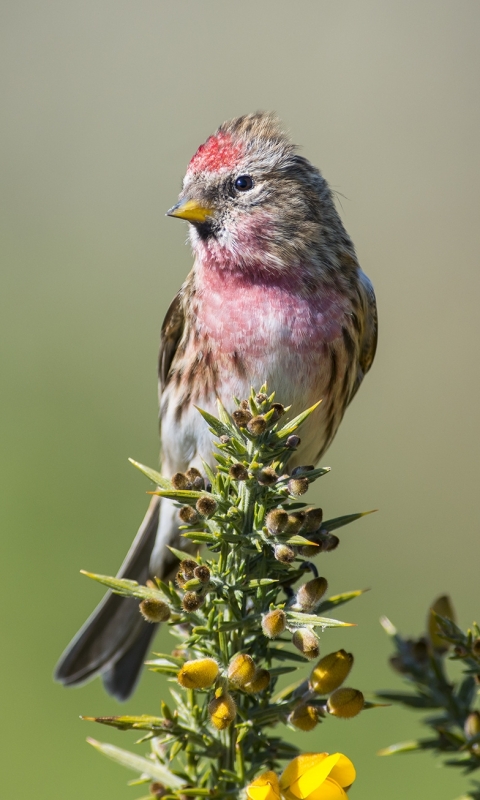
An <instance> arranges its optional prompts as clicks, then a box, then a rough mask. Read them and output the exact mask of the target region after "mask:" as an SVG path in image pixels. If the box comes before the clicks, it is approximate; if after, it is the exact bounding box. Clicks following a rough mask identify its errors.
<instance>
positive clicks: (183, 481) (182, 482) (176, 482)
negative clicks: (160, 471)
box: [171, 472, 190, 490]
mask: <svg viewBox="0 0 480 800" xmlns="http://www.w3.org/2000/svg"><path fill="white" fill-rule="evenodd" d="M171 480H172V486H173V488H174V489H177V490H182V489H190V481H189V480H188V478H187V476H186V475H184V474H183V472H176V473H175V475H172V479H171Z"/></svg>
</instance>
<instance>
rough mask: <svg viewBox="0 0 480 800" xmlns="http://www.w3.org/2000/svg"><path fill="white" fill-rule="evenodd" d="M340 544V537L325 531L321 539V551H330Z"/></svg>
mask: <svg viewBox="0 0 480 800" xmlns="http://www.w3.org/2000/svg"><path fill="white" fill-rule="evenodd" d="M339 544H340V539H339V538H338V536H335V534H334V533H327V534H326V536H325V537H324V538H323V539H322V545H321V546H322V552H323V553H331V551H332V550H335V549H336V548H337V547H338V545H339Z"/></svg>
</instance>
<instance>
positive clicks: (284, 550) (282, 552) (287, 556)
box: [274, 544, 295, 564]
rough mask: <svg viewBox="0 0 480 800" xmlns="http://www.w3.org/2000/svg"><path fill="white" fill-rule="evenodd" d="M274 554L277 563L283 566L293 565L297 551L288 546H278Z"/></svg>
mask: <svg viewBox="0 0 480 800" xmlns="http://www.w3.org/2000/svg"><path fill="white" fill-rule="evenodd" d="M274 553H275V558H276V559H277V561H281V562H282V564H291V563H292V561H294V559H295V550H294V549H293V548H292V547H289V546H288V544H276V545H275V549H274Z"/></svg>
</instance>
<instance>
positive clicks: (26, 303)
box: [0, 0, 480, 800]
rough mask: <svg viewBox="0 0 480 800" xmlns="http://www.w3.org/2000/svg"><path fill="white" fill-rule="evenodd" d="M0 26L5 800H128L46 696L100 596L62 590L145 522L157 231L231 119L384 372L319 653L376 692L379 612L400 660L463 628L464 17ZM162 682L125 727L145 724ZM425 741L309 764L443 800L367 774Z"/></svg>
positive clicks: (65, 21) (406, 731)
mask: <svg viewBox="0 0 480 800" xmlns="http://www.w3.org/2000/svg"><path fill="white" fill-rule="evenodd" d="M1 20H2V22H1V28H0V37H1V44H0V64H1V66H0V73H1V96H2V99H1V108H2V123H1V137H2V142H3V145H2V153H1V164H2V167H1V169H2V178H1V203H2V206H1V215H0V230H1V248H2V268H1V275H0V280H1V284H2V287H1V294H0V325H1V326H2V335H1V339H0V348H1V360H2V365H1V375H2V391H1V402H2V410H1V416H0V425H1V443H2V445H1V453H2V458H1V470H2V478H1V488H2V502H1V508H0V513H1V517H2V537H1V541H2V581H1V584H2V590H4V591H5V597H4V599H3V602H2V606H3V611H4V613H3V629H2V647H1V651H2V661H3V666H2V669H3V673H2V680H1V691H2V700H1V708H2V739H3V744H2V747H1V751H0V752H1V757H2V759H3V760H4V762H5V763H4V767H3V769H2V796H3V797H8V798H10V797H24V796H25V797H27V796H28V797H30V796H31V797H35V798H36V799H37V800H43V798H45V799H46V798H49V800H50V799H51V798H69V800H84V799H85V798H89V800H100V798H101V800H105V798H116V800H123V798H125V800H127V798H131V799H132V800H134V798H135V797H138V796H139V795H141V794H142V791H141V789H140V790H139V789H132V788H127V787H126V785H125V782H126V781H127V780H128V779H129V778H131V777H134V776H133V774H132V775H129V773H128V772H126V771H125V770H122V768H121V767H117V766H116V765H114V764H113V763H111V762H108V761H107V760H105V759H103V758H101V757H100V756H99V755H98V754H97V753H95V752H94V751H93V750H92V749H91V748H89V747H88V746H87V745H86V744H85V743H84V741H85V737H86V736H87V735H94V736H97V737H98V738H99V739H101V740H103V741H114V742H117V743H118V742H120V743H123V745H124V746H127V745H129V744H131V743H132V742H133V737H132V736H131V735H130V734H129V733H127V734H121V733H117V732H116V731H110V730H107V729H97V728H96V727H95V726H93V725H92V724H89V723H85V722H81V721H80V720H79V719H78V717H79V715H80V714H114V713H119V712H120V708H121V707H120V706H119V705H118V704H116V702H115V701H113V700H112V699H110V698H109V697H107V695H106V694H105V693H104V692H103V689H102V687H101V684H100V682H99V681H95V682H94V683H93V684H89V685H88V686H85V687H83V688H81V689H78V690H71V691H67V690H65V689H63V688H61V687H60V686H58V685H55V684H54V683H53V682H52V677H51V676H52V670H53V667H54V664H55V661H56V660H57V658H58V656H59V655H60V653H61V651H62V649H63V648H64V646H65V645H66V644H67V642H68V640H69V638H70V637H71V635H72V634H73V633H74V632H75V631H76V629H77V627H78V626H79V625H80V624H81V623H82V622H83V621H84V619H85V617H86V616H87V614H88V613H89V612H90V611H91V609H92V608H93V606H94V604H95V603H96V602H97V600H98V599H99V597H100V596H101V589H100V587H98V586H96V585H94V584H91V583H89V582H88V581H87V580H86V579H85V578H83V577H81V576H80V575H79V574H78V570H79V569H80V568H86V569H90V570H93V571H96V572H107V573H112V572H113V571H114V570H115V569H116V568H117V567H118V565H119V564H120V562H121V560H122V558H123V555H124V554H125V552H126V550H127V547H128V546H129V544H130V542H131V539H132V537H133V534H134V533H135V531H136V528H137V525H138V523H139V521H140V519H141V517H142V514H143V512H144V509H145V507H146V503H147V499H146V497H145V491H146V489H148V488H149V487H148V485H146V481H145V480H144V479H143V478H142V476H141V475H139V474H137V473H136V472H135V470H134V469H133V468H131V467H130V466H129V464H128V462H127V457H128V456H132V457H134V458H136V459H138V460H140V461H143V462H144V463H147V464H151V465H152V466H155V465H156V463H157V459H158V446H157V401H156V354H157V344H158V337H159V330H160V324H161V321H162V318H163V314H164V312H165V311H166V308H167V306H168V303H169V301H170V299H171V297H172V296H173V294H174V292H175V291H176V289H177V288H178V287H179V286H180V284H181V282H182V280H183V279H184V277H185V275H186V274H187V272H188V270H189V268H190V264H191V257H190V253H189V250H188V248H187V247H185V244H184V243H185V237H186V226H185V224H183V223H182V224H180V223H178V222H176V221H172V220H170V219H166V218H165V217H164V212H165V211H166V210H167V208H169V206H171V205H172V204H173V203H174V202H175V200H176V196H177V193H178V190H179V187H180V182H181V178H182V175H183V172H184V169H185V167H186V164H187V163H188V160H189V158H190V157H191V155H192V154H193V152H194V151H195V150H196V148H197V146H198V145H199V144H200V143H201V142H202V141H204V139H205V138H206V137H207V136H208V135H209V134H210V133H211V132H212V131H213V130H214V129H215V128H216V126H217V125H218V124H219V123H221V122H222V121H223V120H224V119H226V118H229V117H231V116H236V115H238V114H242V113H245V112H249V111H253V110H257V109H259V108H260V109H272V110H275V111H277V112H278V114H279V115H280V116H281V118H282V119H283V121H284V123H285V125H286V127H287V128H288V129H289V130H290V131H291V133H292V136H293V138H294V140H295V141H296V142H298V143H299V144H301V145H302V152H303V153H304V154H305V155H306V156H307V157H308V158H309V159H311V161H313V162H314V163H315V164H317V165H318V166H320V168H321V169H322V171H323V173H324V175H325V177H326V178H327V179H328V180H329V181H330V183H331V185H332V187H333V188H334V189H335V190H336V191H337V192H339V193H341V194H340V197H339V200H340V201H341V213H342V216H343V219H344V221H345V224H346V226H347V229H348V231H349V232H350V234H351V236H352V237H353V239H354V241H355V244H356V246H357V249H358V254H359V258H360V262H361V264H362V266H363V268H364V270H365V271H366V272H367V274H368V275H369V276H370V278H371V279H372V280H373V283H374V285H375V288H376V291H377V297H378V304H379V309H380V341H379V349H378V354H377V359H376V362H375V365H374V368H373V370H372V372H371V374H370V375H369V376H368V378H367V380H366V381H365V384H364V386H363V388H362V390H361V391H360V393H359V395H358V397H357V399H356V400H355V402H354V404H353V407H352V408H351V409H350V410H349V412H348V414H347V417H346V419H345V421H344V423H343V425H342V427H341V430H340V433H339V434H338V436H337V439H336V441H335V443H334V445H333V446H332V448H331V450H330V452H329V453H328V455H327V458H326V459H325V462H326V463H327V464H329V465H330V466H331V467H332V468H333V472H332V474H330V475H329V476H327V477H325V478H323V479H322V481H321V482H320V484H319V485H318V489H317V490H316V492H317V499H318V501H319V502H321V503H322V504H323V506H324V508H325V510H326V512H327V513H328V515H329V516H332V515H336V514H337V513H347V512H351V511H357V510H361V509H368V508H373V507H378V508H379V509H380V511H379V513H378V514H376V515H374V516H373V517H368V518H367V519H365V520H362V521H360V522H358V523H356V525H355V526H352V527H351V528H347V529H345V533H344V536H343V540H342V546H341V548H340V549H339V550H337V551H336V552H335V553H334V554H332V555H331V556H328V557H325V572H326V574H327V576H328V578H329V580H330V584H331V589H332V591H334V592H337V591H342V590H347V589H356V588H364V587H371V589H372V591H371V592H370V593H369V594H367V595H366V596H365V597H363V598H361V599H360V600H357V601H356V603H354V604H352V605H351V606H347V607H346V609H345V612H344V614H343V617H344V618H346V619H349V620H351V621H353V622H356V623H358V627H357V628H354V629H352V630H347V631H340V632H333V633H326V634H325V636H324V644H323V652H324V653H325V652H328V651H329V650H330V649H333V648H336V647H340V646H344V647H346V648H347V649H353V651H354V652H355V655H356V667H355V671H354V673H353V676H352V681H351V682H352V683H353V684H354V685H356V686H358V687H360V688H362V689H363V690H365V691H366V692H367V693H368V692H372V691H373V690H374V689H376V688H387V687H394V686H397V687H398V686H400V681H399V680H398V679H397V678H396V677H395V675H394V674H393V673H391V672H390V671H389V669H388V667H387V665H386V660H387V657H388V654H389V643H388V641H387V637H386V636H385V634H384V633H383V632H382V630H381V628H380V626H379V624H378V618H379V616H380V614H387V615H388V616H389V617H390V618H391V619H392V620H393V621H394V622H395V623H397V624H398V626H399V627H400V629H401V630H402V631H404V632H411V633H416V634H418V633H420V632H421V630H422V629H423V625H424V619H425V612H426V609H427V607H428V605H429V603H430V602H431V601H432V599H433V598H434V597H435V596H436V595H438V594H440V593H442V592H444V591H446V590H448V591H450V592H451V594H452V596H453V598H454V603H455V605H456V607H457V611H458V616H459V620H460V622H461V623H462V624H464V625H466V624H468V623H469V622H470V621H471V620H472V619H473V618H475V617H476V616H477V617H478V511H477V508H478V507H477V503H478V496H479V490H478V485H479V468H478V460H479V449H480V448H479V445H480V442H479V425H478V418H477V415H478V397H479V391H480V366H479V357H478V342H479V334H480V330H479V329H480V314H479V288H480V287H479V283H480V270H479V224H478V203H479V184H480V180H479V179H480V175H479V141H480V131H479V122H480V111H479V104H478V82H479V77H480V72H479V68H480V51H479V47H478V41H479V32H480V31H479V28H480V6H479V4H478V2H477V0H448V1H445V0H424V2H421V3H417V2H413V0H407V2H406V1H405V0H390V2H382V0H343V2H337V3H333V2H329V1H327V0H300V1H298V2H286V1H285V0H262V2H254V1H253V0H243V2H241V3H234V2H225V0H223V1H222V0H208V2H186V3H167V2H164V1H163V0H155V2H153V0H137V2H135V3H132V2H125V0H115V2H113V1H112V2H107V1H106V0H84V2H82V3H79V2H71V1H70V2H65V0H63V1H62V2H60V0H58V1H57V2H52V1H51V0H43V2H38V1H37V2H35V1H34V0H16V2H8V0H6V2H3V3H2V5H1ZM287 399H288V398H287ZM327 562H328V563H327ZM165 644H167V643H166V642H165ZM162 681H163V679H161V678H158V677H157V676H154V675H152V674H145V675H144V677H143V679H142V683H141V686H140V688H139V689H138V691H137V693H136V695H135V696H134V698H133V699H132V700H131V701H130V702H128V703H127V704H126V705H125V706H123V710H124V711H125V712H129V711H130V712H136V713H144V712H150V713H155V712H156V710H157V708H158V700H159V696H160V694H161V685H162V686H163V683H162ZM417 719H418V717H416V716H415V714H412V713H408V712H402V711H400V710H398V709H397V708H387V709H381V710H377V711H371V712H368V713H365V714H363V715H361V716H360V717H359V718H357V719H355V720H354V721H351V722H342V721H337V720H327V723H326V724H325V725H322V726H321V728H317V729H316V731H315V733H312V734H309V735H307V734H305V735H304V736H303V739H302V742H301V743H302V745H303V746H304V747H305V748H306V749H309V750H323V749H325V750H329V751H335V750H337V749H340V750H343V751H344V752H346V753H347V754H348V755H349V756H350V757H351V758H352V759H353V760H354V761H355V763H356V765H357V767H358V781H357V783H356V785H355V787H354V789H352V792H351V795H352V798H355V799H356V800H367V799H368V800H371V798H377V797H378V798H384V797H388V798H390V800H400V798H402V799H403V798H405V797H406V796H408V797H415V798H416V797H422V798H423V797H435V798H436V800H452V798H454V797H456V796H458V795H460V794H461V793H462V790H463V789H464V787H466V785H467V781H466V780H465V779H463V778H462V777H461V776H460V774H458V773H457V772H456V771H451V772H449V771H448V770H446V769H442V768H440V769H439V768H438V765H437V764H435V762H434V760H433V759H432V758H430V757H429V756H427V755H416V756H404V757H398V758H397V759H394V758H392V759H380V758H378V757H377V756H376V755H375V752H376V750H378V749H379V748H380V747H382V746H385V745H387V744H389V743H391V742H393V741H399V740H401V739H404V738H411V737H412V736H414V735H416V734H417V733H418V732H419V730H420V728H419V726H418V724H417ZM296 738H297V740H298V741H299V742H300V737H296Z"/></svg>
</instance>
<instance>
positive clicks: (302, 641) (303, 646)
mask: <svg viewBox="0 0 480 800" xmlns="http://www.w3.org/2000/svg"><path fill="white" fill-rule="evenodd" d="M292 643H293V644H294V645H295V647H296V648H297V650H300V652H301V653H303V655H304V656H305V658H308V659H309V660H311V659H313V658H318V656H319V655H320V647H319V644H318V638H317V637H316V635H315V634H314V632H313V631H312V630H311V629H310V628H297V630H296V631H295V632H294V634H293V636H292Z"/></svg>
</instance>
